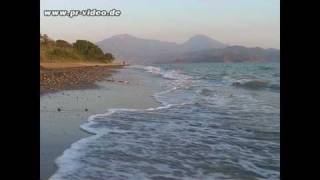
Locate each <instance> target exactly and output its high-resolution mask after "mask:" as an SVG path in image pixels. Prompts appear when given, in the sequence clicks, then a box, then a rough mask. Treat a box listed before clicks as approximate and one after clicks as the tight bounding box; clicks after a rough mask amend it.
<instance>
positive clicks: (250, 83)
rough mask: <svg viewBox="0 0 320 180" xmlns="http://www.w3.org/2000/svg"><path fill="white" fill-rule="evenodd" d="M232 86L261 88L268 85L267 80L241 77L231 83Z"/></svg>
mask: <svg viewBox="0 0 320 180" xmlns="http://www.w3.org/2000/svg"><path fill="white" fill-rule="evenodd" d="M232 86H235V87H242V88H246V89H254V90H256V89H263V88H268V87H269V81H265V80H259V79H249V80H248V79H243V80H239V81H236V82H233V83H232Z"/></svg>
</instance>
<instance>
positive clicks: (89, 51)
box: [73, 40, 104, 59]
mask: <svg viewBox="0 0 320 180" xmlns="http://www.w3.org/2000/svg"><path fill="white" fill-rule="evenodd" d="M73 47H74V48H75V49H76V50H77V51H79V52H80V54H82V55H83V56H84V57H85V58H87V59H104V54H103V51H102V50H101V49H100V48H99V47H98V46H97V45H95V44H93V43H92V42H90V41H86V40H77V41H76V42H75V43H73Z"/></svg>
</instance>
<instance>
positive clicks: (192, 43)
mask: <svg viewBox="0 0 320 180" xmlns="http://www.w3.org/2000/svg"><path fill="white" fill-rule="evenodd" d="M226 46H227V45H226V44H223V43H222V42H219V41H217V40H214V39H212V38H210V37H208V36H204V35H196V36H193V37H191V38H190V39H189V40H188V41H186V42H185V43H183V44H181V45H180V49H181V50H182V51H184V52H188V51H199V50H204V49H211V48H225V47H226Z"/></svg>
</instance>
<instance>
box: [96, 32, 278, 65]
mask: <svg viewBox="0 0 320 180" xmlns="http://www.w3.org/2000/svg"><path fill="white" fill-rule="evenodd" d="M96 44H97V45H98V46H99V47H100V48H101V49H102V50H103V51H104V52H105V53H106V52H108V53H112V54H114V56H115V57H116V58H118V59H122V60H125V61H127V62H129V63H132V64H146V63H168V62H208V61H213V62H242V61H273V60H278V59H279V58H280V50H276V49H262V48H246V47H243V46H228V45H227V44H224V43H222V42H219V41H217V40H214V39H212V38H210V37H208V36H204V35H196V36H193V37H191V38H190V39H189V40H187V41H186V42H184V43H182V44H177V43H172V42H165V41H159V40H150V39H143V38H138V37H134V36H131V35H128V34H121V35H116V36H112V37H110V38H107V39H105V40H102V41H100V42H97V43H96Z"/></svg>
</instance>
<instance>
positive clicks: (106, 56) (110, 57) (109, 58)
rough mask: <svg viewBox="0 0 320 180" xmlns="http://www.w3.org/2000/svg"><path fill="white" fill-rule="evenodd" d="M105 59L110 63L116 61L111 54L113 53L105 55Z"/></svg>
mask: <svg viewBox="0 0 320 180" xmlns="http://www.w3.org/2000/svg"><path fill="white" fill-rule="evenodd" d="M104 57H105V58H106V60H107V61H108V62H111V61H113V60H114V56H113V54H111V53H105V54H104Z"/></svg>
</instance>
